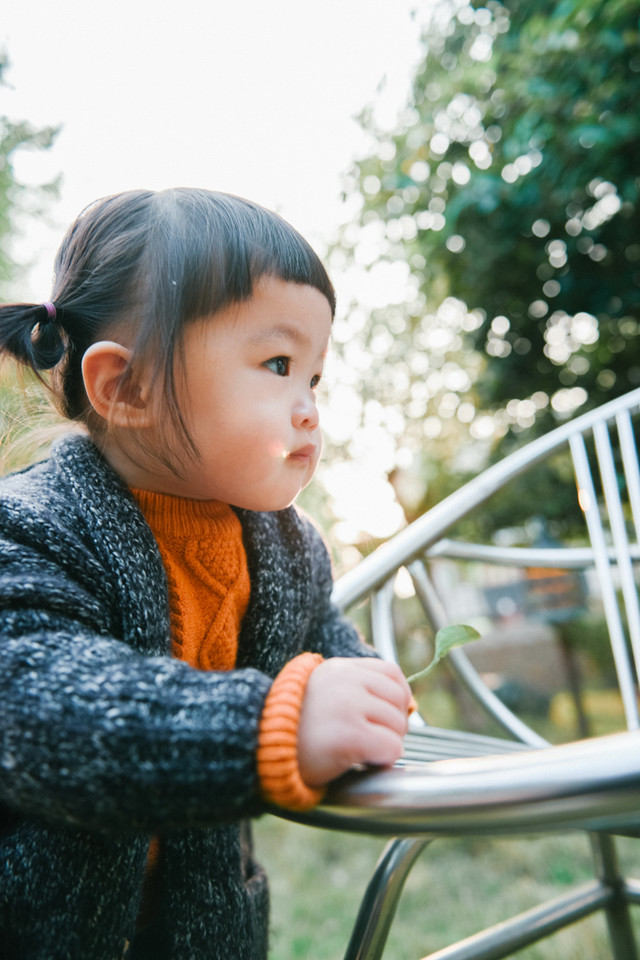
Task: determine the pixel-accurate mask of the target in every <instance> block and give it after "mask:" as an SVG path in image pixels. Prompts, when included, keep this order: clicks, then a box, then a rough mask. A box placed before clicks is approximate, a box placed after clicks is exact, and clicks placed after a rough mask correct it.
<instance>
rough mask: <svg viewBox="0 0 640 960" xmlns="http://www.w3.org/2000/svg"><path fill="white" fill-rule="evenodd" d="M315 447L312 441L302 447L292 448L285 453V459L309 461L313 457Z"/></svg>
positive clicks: (300, 461) (301, 461) (299, 461)
mask: <svg viewBox="0 0 640 960" xmlns="http://www.w3.org/2000/svg"><path fill="white" fill-rule="evenodd" d="M315 455H316V447H315V444H313V443H307V444H305V446H304V447H299V448H298V449H297V450H292V451H291V452H290V453H289V454H288V455H287V460H293V461H294V462H298V463H309V462H310V461H311V460H313V459H314V458H315Z"/></svg>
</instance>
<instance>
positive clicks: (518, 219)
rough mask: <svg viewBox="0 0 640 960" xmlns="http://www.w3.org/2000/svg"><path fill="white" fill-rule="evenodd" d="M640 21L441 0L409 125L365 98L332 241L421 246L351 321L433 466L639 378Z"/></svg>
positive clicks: (405, 431)
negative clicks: (393, 286) (398, 282)
mask: <svg viewBox="0 0 640 960" xmlns="http://www.w3.org/2000/svg"><path fill="white" fill-rule="evenodd" d="M638 39H639V32H638V8H637V3H636V2H635V0H560V2H558V0H538V2H537V3H535V4H531V3H528V2H526V0H503V2H502V3H500V2H497V0H489V2H487V3H486V5H484V4H481V3H479V2H477V0H474V2H471V3H469V2H466V0H446V2H441V3H439V4H438V6H437V7H436V9H435V14H434V17H433V19H432V21H431V22H430V23H429V24H428V25H427V28H426V30H425V33H424V37H423V45H424V58H423V61H422V63H421V65H420V67H419V68H418V70H417V72H416V74H415V79H414V82H413V88H412V95H411V100H410V103H409V104H408V106H407V109H406V110H405V111H404V112H403V113H402V115H401V116H400V118H399V121H398V125H397V128H396V129H395V130H394V131H391V132H389V131H388V130H386V129H384V128H381V127H379V126H378V125H377V123H376V118H375V110H373V109H370V110H369V111H367V112H365V113H364V114H363V116H362V118H361V123H362V126H363V128H364V129H365V130H366V131H367V132H368V134H369V136H370V138H371V149H370V151H369V152H368V154H367V155H366V156H365V157H363V158H362V159H361V160H359V161H358V162H357V163H356V164H355V165H354V168H353V170H352V172H351V176H350V179H349V181H348V182H347V186H346V193H347V194H348V195H352V196H353V195H355V196H357V197H358V198H359V200H360V209H359V212H358V214H357V217H356V218H355V221H354V223H352V224H350V225H349V226H347V227H346V228H345V230H344V231H343V233H342V236H341V239H340V243H339V244H338V247H337V251H336V256H337V257H338V260H339V261H340V260H341V261H342V262H344V260H345V259H350V260H351V261H352V262H354V263H358V262H359V263H360V264H361V265H365V266H369V265H370V264H374V265H375V266H374V267H373V268H372V269H379V266H380V261H386V262H387V263H389V264H395V265H396V266H398V265H401V264H405V265H406V266H407V278H406V284H405V285H406V291H407V292H406V294H405V296H404V298H403V300H402V302H401V303H397V304H392V305H390V306H389V305H385V306H382V307H380V308H379V309H377V310H375V311H374V312H373V315H372V320H371V323H370V324H369V325H368V331H367V332H360V333H357V334H356V335H355V336H356V339H357V338H358V337H359V338H360V340H361V341H362V344H363V348H365V347H366V349H367V350H368V351H369V353H370V355H371V356H372V358H373V359H372V369H371V374H370V377H371V383H372V392H373V394H374V395H377V396H379V397H380V396H381V397H382V400H381V403H382V405H383V406H384V407H385V408H386V409H391V410H395V411H396V412H397V411H401V419H402V420H403V421H404V422H403V424H402V426H401V429H400V430H399V431H398V441H397V446H398V449H402V448H403V447H406V446H408V447H409V448H410V450H411V451H412V453H413V456H414V461H418V469H419V470H421V471H424V470H425V469H427V468H428V467H429V464H431V470H432V472H433V464H434V462H437V463H440V464H442V463H443V462H444V463H446V464H447V465H448V469H447V474H448V475H449V476H450V475H451V469H450V468H451V467H453V473H454V474H457V476H456V478H455V482H457V481H458V480H459V478H460V475H461V473H464V468H465V466H466V465H467V464H465V463H462V464H460V463H458V464H456V457H457V456H458V457H459V454H460V451H461V450H464V451H467V455H468V451H469V450H470V449H471V450H473V443H474V442H475V445H476V446H479V447H481V448H482V451H484V453H485V454H486V451H487V448H488V447H490V446H493V447H494V448H495V445H496V443H497V441H499V440H500V441H501V446H500V452H504V451H505V449H507V448H508V446H509V443H510V442H512V441H513V439H514V437H515V438H516V439H517V438H518V436H519V434H521V433H522V431H523V430H527V431H528V433H527V438H529V437H530V436H531V432H532V430H533V432H540V431H542V430H545V429H548V428H549V427H550V426H552V425H553V424H554V423H555V422H557V419H558V418H560V417H563V416H566V415H569V414H572V413H573V412H574V411H576V410H578V409H587V408H588V407H589V406H595V405H598V404H600V403H601V402H603V401H604V400H606V399H609V398H611V397H613V396H615V395H618V394H620V393H623V392H625V391H627V390H628V389H630V388H631V387H633V386H636V385H638V384H639V383H640V337H638V332H639V329H640V241H639V240H638V238H639V237H640V203H639V198H638V193H639V189H640V166H639V162H638V157H639V156H640V114H638V110H637V104H638V101H639V99H640V97H639V95H640V53H639V52H638V50H639V46H638ZM372 251H375V252H372ZM359 325H360V324H359V323H357V324H356V326H359ZM385 333H386V337H385ZM344 339H345V341H347V343H346V346H347V347H348V348H349V350H350V351H351V352H353V351H354V346H353V342H352V341H353V339H354V338H353V336H349V335H348V334H345V335H344ZM376 342H377V343H378V349H377V350H376ZM425 441H426V442H427V444H428V445H429V446H430V448H431V452H430V453H429V454H426V455H425V453H424V452H420V451H424V447H425ZM464 441H467V442H469V441H470V442H471V444H472V446H471V448H470V447H469V445H468V443H466V444H465V443H464ZM472 466H473V467H475V468H477V467H478V466H479V461H476V463H475V464H472ZM442 492H443V490H442V487H440V488H439V489H438V496H439V495H441V493H442ZM429 502H431V497H428V498H427V500H426V501H425V500H424V499H422V500H421V501H420V503H419V505H418V506H417V507H416V509H423V508H424V507H425V506H427V505H428V504H429ZM413 505H414V507H415V506H416V504H415V502H414V504H413Z"/></svg>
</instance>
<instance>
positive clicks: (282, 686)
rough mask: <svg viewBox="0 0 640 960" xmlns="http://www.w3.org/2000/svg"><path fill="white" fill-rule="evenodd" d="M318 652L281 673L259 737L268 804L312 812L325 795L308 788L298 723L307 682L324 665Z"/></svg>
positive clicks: (268, 701)
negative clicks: (300, 762)
mask: <svg viewBox="0 0 640 960" xmlns="http://www.w3.org/2000/svg"><path fill="white" fill-rule="evenodd" d="M322 659H323V658H322V657H321V656H320V654H319V653H301V654H300V655H299V656H298V657H294V659H293V660H290V661H289V663H288V664H287V665H286V666H285V667H284V668H283V669H282V670H281V671H280V673H279V674H278V676H277V677H276V678H275V680H274V681H273V686H272V687H271V690H270V691H269V693H268V695H267V699H266V701H265V705H264V710H263V711H262V718H261V720H260V731H259V734H258V755H257V756H258V777H259V779H260V788H261V790H262V795H263V797H264V798H265V800H267V801H268V802H269V803H275V804H277V806H279V807H286V808H287V809H289V810H310V809H311V807H315V806H316V805H317V804H318V803H319V802H320V801H321V800H322V797H323V796H324V789H323V788H314V787H308V786H307V785H306V783H305V782H304V781H303V779H302V777H301V776H300V771H299V769H298V722H299V719H300V709H301V707H302V700H303V698H304V693H305V690H306V687H307V681H308V679H309V677H310V676H311V674H312V673H313V671H314V670H315V668H316V667H317V666H318V665H319V664H320V663H322Z"/></svg>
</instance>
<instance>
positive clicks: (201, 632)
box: [132, 490, 250, 670]
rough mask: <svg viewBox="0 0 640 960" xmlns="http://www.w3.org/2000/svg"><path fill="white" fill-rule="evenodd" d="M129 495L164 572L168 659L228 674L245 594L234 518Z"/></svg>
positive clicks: (186, 503)
mask: <svg viewBox="0 0 640 960" xmlns="http://www.w3.org/2000/svg"><path fill="white" fill-rule="evenodd" d="M132 492H133V495H134V497H135V499H136V503H137V504H138V506H139V507H140V509H141V510H142V513H143V515H144V518H145V520H146V521H147V523H148V524H149V526H150V527H151V532H152V533H153V535H154V537H155V540H156V542H157V544H158V546H159V548H160V554H161V556H162V560H163V563H164V568H165V572H166V574H167V580H168V583H169V607H170V613H171V645H172V652H173V655H174V656H175V657H177V658H178V659H179V660H186V662H187V663H189V664H191V666H192V667H197V668H198V669H200V670H231V669H232V667H234V666H235V662H236V655H237V652H238V635H239V633H240V624H241V623H242V618H243V616H244V614H245V612H246V609H247V604H248V603H249V591H250V584H249V571H248V569H247V559H246V555H245V552H244V547H243V544H242V526H241V525H240V520H239V519H238V517H237V516H236V514H235V513H234V512H233V510H232V509H231V507H230V506H228V504H226V503H219V502H218V501H215V500H214V501H202V500H183V499H181V498H180V497H170V496H164V495H162V494H158V493H151V492H149V491H146V490H134V491H132Z"/></svg>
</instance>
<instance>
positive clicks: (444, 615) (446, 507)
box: [292, 389, 640, 960]
mask: <svg viewBox="0 0 640 960" xmlns="http://www.w3.org/2000/svg"><path fill="white" fill-rule="evenodd" d="M638 414H640V389H639V390H636V391H634V392H632V393H630V394H627V395H626V396H624V397H621V398H619V399H617V400H614V401H612V402H610V403H609V404H607V405H605V406H603V407H601V408H600V409H598V410H596V411H593V412H590V413H588V414H585V415H583V416H581V417H578V418H577V419H575V420H573V421H571V422H568V423H565V424H563V425H562V426H560V427H558V428H556V429H555V430H553V431H552V432H551V433H549V434H548V435H546V436H544V437H542V438H540V439H538V440H536V441H534V442H532V443H530V444H528V445H527V446H524V447H523V448H522V449H520V450H518V451H517V452H515V453H513V454H512V455H511V456H509V457H507V458H506V459H504V460H503V461H502V462H501V463H498V464H496V465H495V466H492V467H490V468H488V469H487V470H485V471H484V472H483V473H482V474H481V475H479V476H478V477H477V478H475V479H474V480H472V481H471V482H470V483H468V484H466V485H465V486H464V487H462V488H461V489H459V490H458V491H457V492H456V493H454V494H453V495H452V496H450V497H448V498H447V499H445V500H444V501H442V502H441V503H440V504H438V505H437V506H436V507H434V508H433V509H432V510H430V511H429V512H428V513H427V514H426V515H425V516H423V517H421V518H420V519H419V520H417V521H415V522H414V523H413V524H411V525H410V526H408V527H407V528H406V529H404V530H403V531H401V532H400V533H399V534H397V535H396V536H395V537H394V538H392V539H391V540H390V541H389V542H387V543H386V544H384V545H382V546H381V547H380V548H379V549H378V550H376V551H375V552H374V553H373V554H371V555H370V556H369V557H367V558H366V559H365V560H364V561H363V562H362V563H360V564H359V565H358V566H357V567H356V569H354V570H353V571H351V572H349V573H348V574H347V575H345V576H344V577H343V578H342V579H341V580H339V581H338V582H337V583H336V586H335V599H336V602H337V603H338V604H339V606H340V607H342V608H343V609H345V610H349V609H354V608H355V607H356V606H357V605H360V606H362V604H363V602H364V601H365V600H367V601H368V602H369V604H370V607H369V611H370V615H369V622H370V629H371V639H372V641H373V643H374V644H375V646H376V648H377V649H378V651H379V652H380V653H381V654H382V656H384V657H387V658H390V659H395V660H398V658H399V652H398V651H399V647H401V646H402V638H401V637H399V636H397V631H396V625H395V620H394V608H395V605H396V604H397V603H398V602H399V601H398V597H397V595H396V594H397V591H396V589H395V587H394V585H395V583H396V578H397V574H398V571H399V570H400V569H404V570H405V571H408V572H409V573H410V576H411V579H412V582H413V587H414V590H415V595H416V596H417V597H418V598H419V600H420V603H421V606H422V608H423V610H424V614H425V616H426V621H427V622H428V623H429V624H430V625H431V627H432V628H433V629H437V628H439V627H440V626H444V625H446V624H448V623H451V622H459V621H460V618H459V611H458V610H457V609H456V607H457V602H454V604H453V605H451V604H450V602H449V601H448V599H447V594H446V591H445V590H443V588H442V585H441V583H440V582H439V580H438V575H437V571H438V565H439V564H440V565H441V564H442V561H443V559H446V560H447V562H448V563H449V564H451V563H453V562H454V561H456V562H462V561H464V560H466V561H468V562H474V563H479V562H481V563H483V564H485V565H486V564H493V565H502V567H503V568H506V569H510V570H512V571H513V570H516V569H529V568H532V567H533V568H536V570H538V571H540V570H543V571H544V570H545V569H547V570H549V571H558V570H565V571H574V572H575V571H580V573H581V575H584V576H588V577H589V579H590V582H591V584H592V591H593V590H595V592H596V593H597V594H599V596H600V598H601V603H602V607H603V609H604V616H605V618H606V625H607V630H608V634H609V638H610V643H611V649H612V651H613V659H614V661H615V672H616V674H617V682H618V686H619V691H620V696H621V702H622V705H623V709H624V718H625V720H624V723H623V728H626V729H623V730H622V731H621V732H615V733H613V734H609V735H606V736H597V737H588V738H586V739H585V738H581V739H578V740H577V741H575V742H568V743H566V742H563V743H559V744H555V745H551V744H550V743H549V741H548V740H546V739H544V738H543V737H542V736H541V735H540V734H539V733H537V732H536V731H535V730H534V729H533V727H532V725H531V724H529V723H525V722H524V721H523V719H522V718H520V717H519V716H517V715H516V713H515V712H514V711H513V710H511V709H509V708H508V707H507V706H506V705H505V703H504V702H503V700H501V699H500V698H499V696H497V695H496V693H495V692H494V691H493V690H492V689H491V687H490V685H489V684H488V683H487V682H485V678H484V677H483V676H482V675H481V674H480V673H479V672H478V670H476V669H475V668H474V666H473V665H472V662H471V659H472V653H471V649H470V650H469V652H467V651H466V650H462V649H456V650H453V651H451V653H450V655H449V664H450V667H451V668H452V669H453V671H455V675H456V677H457V681H458V682H459V683H460V684H461V686H462V687H463V688H464V689H466V690H467V691H468V692H469V693H470V694H471V695H472V696H473V698H474V700H475V702H476V703H477V704H478V705H479V706H480V708H481V710H482V711H483V713H484V714H486V715H487V716H488V717H489V718H491V720H492V722H493V723H494V724H496V723H497V724H498V725H499V726H500V728H502V730H503V731H504V732H505V733H506V734H507V735H508V738H509V739H507V738H505V737H504V736H502V735H499V736H494V735H487V734H486V733H478V732H467V731H459V730H446V729H441V728H435V727H431V726H429V725H428V724H427V723H426V722H425V720H424V719H423V718H422V717H420V716H419V715H416V716H414V717H413V718H412V724H411V730H410V732H409V734H408V736H407V741H406V756H405V758H404V759H403V761H402V762H401V763H399V764H397V765H396V766H395V767H393V768H392V769H388V770H366V771H354V772H353V773H350V774H349V775H348V776H346V777H344V778H342V779H341V780H340V781H338V782H337V783H336V784H334V785H333V786H332V788H331V790H330V791H329V794H328V796H327V798H326V800H325V802H324V803H323V804H322V805H321V806H320V807H319V808H317V809H316V810H315V811H312V812H311V813H308V814H301V815H294V816H292V819H295V820H297V821H298V822H303V823H308V824H312V825H315V826H321V827H326V828H329V829H334V830H343V831H356V832H363V833H369V834H376V835H388V836H391V837H393V838H394V839H392V840H391V841H390V842H389V843H388V845H387V847H386V849H385V852H384V853H383V855H382V857H381V860H380V862H379V864H378V866H377V868H376V871H375V873H374V876H373V877H372V879H371V881H370V884H369V887H368V889H367V891H366V893H365V896H364V899H363V902H362V905H361V909H360V913H359V916H358V918H357V921H356V924H355V927H354V930H353V934H352V937H351V941H350V943H349V946H348V949H347V952H346V954H345V960H377V958H380V957H382V954H383V950H384V945H385V942H386V939H387V935H388V932H389V928H390V925H391V922H392V920H393V916H394V913H395V910H396V906H397V903H398V900H399V897H400V895H401V892H402V888H403V885H404V882H405V879H406V877H407V875H408V873H409V871H410V870H411V868H412V866H413V864H414V863H415V861H416V858H417V857H418V855H419V854H420V853H421V852H422V851H423V849H424V848H425V847H426V846H427V845H428V844H429V843H430V842H431V841H432V840H434V839H435V838H437V837H443V836H448V837H456V836H457V837H459V836H469V837H472V836H474V835H475V836H480V835H481V836H484V837H486V836H487V835H489V834H495V835H496V836H498V835H503V836H504V835H515V834H522V835H530V834H531V833H532V832H535V831H543V832H558V831H564V832H568V831H574V830H584V831H587V832H588V834H589V836H590V838H591V842H592V847H593V854H594V867H595V869H594V879H593V880H592V881H591V882H589V883H588V884H587V885H583V886H581V887H580V888H579V889H577V890H572V891H571V892H570V893H568V894H566V895H564V896H561V897H559V898H557V899H554V900H553V901H552V902H550V903H546V904H544V905H541V906H539V907H536V908H534V909H532V910H530V911H528V912H526V913H524V914H521V915H519V916H517V917H514V918H511V919H508V920H505V921H504V922H503V923H500V924H499V925H497V926H494V927H492V928H489V929H488V930H485V931H483V932H481V933H477V934H476V935H474V936H472V937H471V938H469V939H465V940H464V941H462V942H460V943H458V944H456V945H453V946H449V947H447V948H445V949H443V950H439V951H438V952H437V953H434V954H431V955H430V958H431V960H471V958H482V960H489V958H491V960H494V958H499V957H505V956H509V955H511V954H513V953H514V952H516V951H517V950H519V949H521V948H522V947H524V946H526V945H528V944H531V943H534V942H536V941H538V940H540V939H542V938H544V937H546V936H548V935H549V934H552V933H554V932H555V931H557V930H559V929H561V928H563V927H565V926H568V925H569V924H572V923H573V922H575V921H576V920H579V919H581V918H583V917H586V916H587V915H589V914H591V913H593V912H595V911H599V910H600V911H604V914H605V916H606V919H607V925H608V930H609V935H610V940H611V949H612V956H614V957H615V958H616V960H638V951H637V948H636V944H635V941H634V935H633V929H632V923H631V919H630V912H629V907H630V905H633V904H640V881H637V880H633V879H629V878H626V877H624V876H623V875H622V874H621V872H620V868H619V866H618V859H617V855H616V848H615V840H614V835H615V834H626V835H638V836H640V730H639V727H640V720H639V713H638V697H637V676H638V672H639V668H640V662H639V658H640V608H639V605H638V591H637V587H636V579H635V575H634V564H635V563H636V562H637V561H638V560H639V559H640V546H639V544H640V471H639V467H638V455H637V450H636V442H635V438H634V421H635V418H636V416H637V415H638ZM562 450H566V451H568V454H569V455H570V457H571V461H572V464H573V471H574V475H575V480H576V489H577V497H578V502H579V505H580V509H581V511H582V516H583V517H584V522H585V528H586V533H587V536H586V537H585V543H584V545H578V546H576V545H570V546H560V545H554V546H540V547H535V546H534V547H517V548H516V547H509V548H505V547H501V546H496V545H495V544H492V545H482V544H476V543H466V542H461V541H459V540H452V539H447V538H446V535H447V534H448V533H449V532H450V531H451V530H452V528H454V527H455V525H456V524H457V523H459V521H460V520H461V519H462V518H465V517H468V516H469V515H470V514H471V513H472V511H474V510H477V509H478V508H479V507H480V506H481V505H482V504H484V503H485V502H486V501H487V500H488V499H489V498H490V497H493V496H495V495H496V494H498V493H499V492H500V491H503V490H504V489H505V487H506V485H507V484H508V483H509V482H511V481H513V480H514V478H516V477H520V476H521V475H522V474H525V473H527V474H530V473H531V471H532V470H533V469H534V468H535V467H536V465H539V464H540V463H542V462H543V461H544V460H546V459H547V458H550V457H552V456H553V457H556V456H558V455H559V453H560V451H562ZM543 508H544V505H543V504H540V510H541V511H542V510H543ZM554 575H555V574H554ZM414 602H415V601H414ZM439 669H441V668H439ZM425 960H426V958H425Z"/></svg>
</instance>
